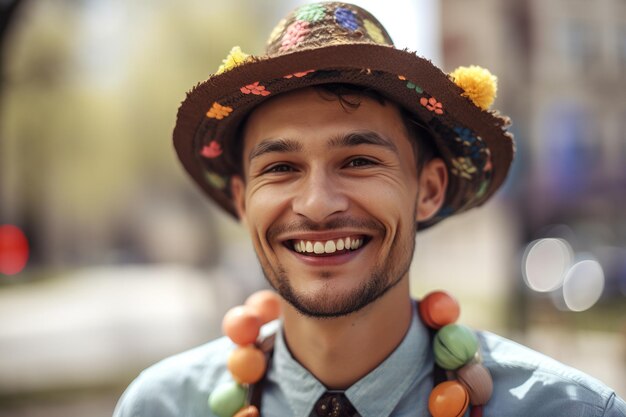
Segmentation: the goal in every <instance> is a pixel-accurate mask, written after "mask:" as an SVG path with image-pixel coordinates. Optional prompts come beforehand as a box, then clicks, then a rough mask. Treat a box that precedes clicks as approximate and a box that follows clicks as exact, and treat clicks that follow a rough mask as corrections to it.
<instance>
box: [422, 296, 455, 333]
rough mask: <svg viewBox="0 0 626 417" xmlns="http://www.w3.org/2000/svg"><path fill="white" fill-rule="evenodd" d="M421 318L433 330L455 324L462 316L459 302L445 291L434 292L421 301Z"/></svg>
mask: <svg viewBox="0 0 626 417" xmlns="http://www.w3.org/2000/svg"><path fill="white" fill-rule="evenodd" d="M418 309H419V313H420V317H421V318H422V320H423V321H424V323H425V324H426V325H427V326H428V327H431V328H433V329H439V328H441V327H443V326H445V325H448V324H451V323H454V322H455V321H457V319H458V318H459V315H460V314H461V308H460V307H459V302H458V301H457V300H456V299H455V298H454V297H452V296H451V295H450V294H448V293H446V292H444V291H434V292H431V293H430V294H428V295H427V296H426V297H424V298H423V299H422V301H420V303H419V306H418Z"/></svg>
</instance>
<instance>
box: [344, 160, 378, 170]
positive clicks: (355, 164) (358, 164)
mask: <svg viewBox="0 0 626 417" xmlns="http://www.w3.org/2000/svg"><path fill="white" fill-rule="evenodd" d="M369 165H376V162H374V161H372V160H370V159H367V158H354V159H352V160H351V161H350V162H348V165H347V166H348V167H351V168H357V167H364V166H369Z"/></svg>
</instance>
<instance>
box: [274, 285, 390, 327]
mask: <svg viewBox="0 0 626 417" xmlns="http://www.w3.org/2000/svg"><path fill="white" fill-rule="evenodd" d="M381 278H382V277H378V279H373V280H372V281H370V282H368V283H367V284H365V285H363V286H362V287H360V288H357V289H356V290H352V291H348V292H344V293H342V292H341V291H338V290H337V289H332V288H325V289H323V290H319V291H316V292H315V294H314V295H311V294H306V295H304V294H297V293H295V291H294V290H293V288H291V287H290V286H288V285H287V286H283V287H282V288H281V287H278V288H276V290H277V291H278V293H279V294H280V295H281V297H283V298H284V299H285V301H287V302H288V303H289V304H290V305H291V306H293V307H294V308H295V309H296V310H297V311H298V312H299V313H300V314H302V315H303V316H306V317H311V318H318V319H332V318H338V317H344V316H348V315H350V314H353V313H355V312H357V311H359V310H362V309H363V308H365V307H367V306H368V305H370V304H372V303H373V302H375V301H376V300H377V299H378V298H380V297H381V296H383V295H384V294H385V293H386V292H387V291H388V290H389V289H390V288H391V287H393V286H394V285H395V283H394V284H391V285H389V284H388V283H386V282H381Z"/></svg>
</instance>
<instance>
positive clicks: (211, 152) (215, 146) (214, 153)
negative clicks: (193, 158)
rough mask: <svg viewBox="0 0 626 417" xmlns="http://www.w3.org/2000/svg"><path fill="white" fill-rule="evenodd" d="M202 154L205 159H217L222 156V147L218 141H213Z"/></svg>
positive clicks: (203, 149) (204, 148)
mask: <svg viewBox="0 0 626 417" xmlns="http://www.w3.org/2000/svg"><path fill="white" fill-rule="evenodd" d="M200 154H201V155H202V156H204V157H205V158H217V157H218V156H220V155H221V154H222V147H221V146H220V144H219V143H218V142H217V141H215V140H212V141H211V143H209V144H208V145H205V146H204V147H203V148H202V151H200Z"/></svg>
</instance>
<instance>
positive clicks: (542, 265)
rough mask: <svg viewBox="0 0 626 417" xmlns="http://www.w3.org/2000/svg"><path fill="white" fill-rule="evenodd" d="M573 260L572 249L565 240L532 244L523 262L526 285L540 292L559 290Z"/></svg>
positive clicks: (544, 240) (538, 241)
mask: <svg viewBox="0 0 626 417" xmlns="http://www.w3.org/2000/svg"><path fill="white" fill-rule="evenodd" d="M572 258H573V251H572V248H571V246H570V245H569V243H567V241H565V240H563V239H554V238H546V239H539V240H535V241H533V242H531V243H530V244H529V245H528V246H527V247H526V251H525V253H524V257H523V261H522V274H523V276H524V281H525V282H526V285H528V287H530V288H531V289H533V290H535V291H538V292H548V291H553V290H555V289H557V288H559V287H560V286H561V285H562V283H563V279H564V278H565V274H566V272H567V270H568V268H569V267H570V265H571V263H572Z"/></svg>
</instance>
